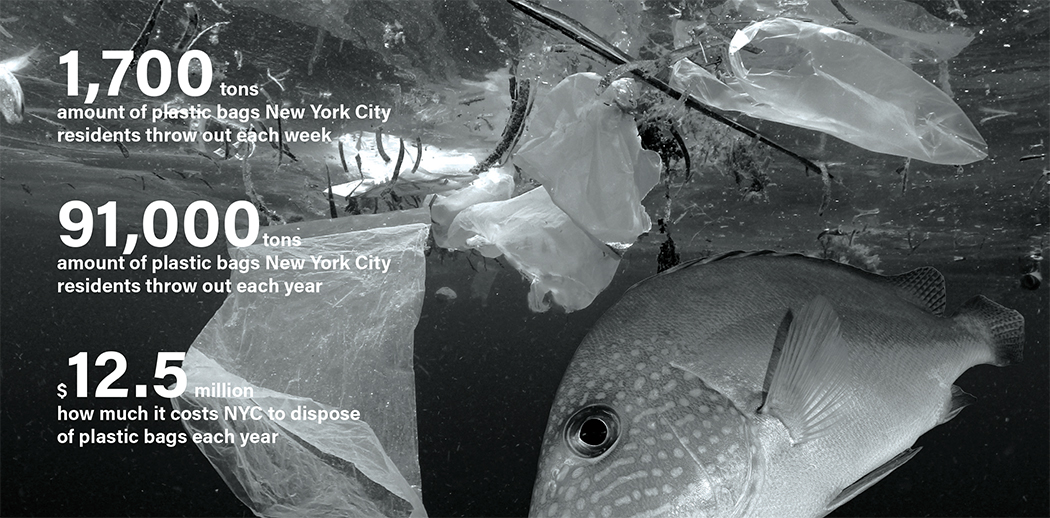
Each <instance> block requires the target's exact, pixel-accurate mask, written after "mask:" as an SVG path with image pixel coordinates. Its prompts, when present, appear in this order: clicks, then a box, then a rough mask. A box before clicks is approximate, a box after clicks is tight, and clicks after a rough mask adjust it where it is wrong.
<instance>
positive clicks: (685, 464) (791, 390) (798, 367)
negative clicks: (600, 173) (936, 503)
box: [529, 251, 1024, 518]
mask: <svg viewBox="0 0 1050 518" xmlns="http://www.w3.org/2000/svg"><path fill="white" fill-rule="evenodd" d="M945 301H946V297H945V283H944V277H943V276H941V274H940V273H939V272H938V271H937V270H936V269H935V268H932V267H923V268H919V269H916V270H912V271H910V272H908V273H904V274H901V275H896V276H882V275H876V274H873V273H869V272H866V271H863V270H860V269H857V268H854V267H851V266H848V265H844V264H840V263H836V262H832V261H826V260H821V259H815V258H811V257H806V256H802V255H797V254H783V253H777V252H770V251H760V252H730V253H726V254H722V255H719V256H715V257H712V258H709V259H705V260H699V261H691V262H688V263H683V264H681V265H679V266H676V267H674V268H671V269H669V270H667V271H665V272H663V273H661V274H658V275H656V276H654V277H651V278H649V279H647V280H645V281H642V282H641V283H639V284H637V285H635V286H634V287H632V288H631V289H629V290H628V291H627V292H626V293H625V294H624V296H623V297H622V298H621V299H620V300H619V301H618V302H617V303H616V304H614V305H613V306H612V307H611V308H610V309H609V310H608V311H607V312H606V313H605V314H604V315H603V316H602V317H601V318H600V319H599V320H598V321H597V322H596V324H595V325H594V327H593V328H592V329H591V331H590V332H589V333H588V334H587V335H586V337H585V338H584V340H583V342H582V343H581V344H580V346H579V348H578V349H577V350H576V353H575V355H574V356H573V359H572V361H571V362H570V364H569V366H568V368H567V370H566V372H565V374H564V377H563V378H562V381H561V385H560V386H559V388H558V391H557V394H556V396H555V401H554V403H553V405H552V407H551V411H550V416H549V419H548V425H547V428H546V431H545V434H544V438H543V445H542V449H541V454H540V461H539V466H538V471H537V476H536V482H535V485H534V487H533V495H532V502H531V508H530V513H529V514H530V516H544V517H552V516H601V517H607V516H616V517H626V516H672V517H675V516H689V517H743V516H747V517H778V518H787V517H813V516H824V515H826V514H828V513H830V512H831V511H833V510H834V509H835V508H837V507H839V506H841V505H842V504H844V503H846V502H848V501H849V500H850V499H851V498H853V497H855V496H856V495H858V494H860V493H861V492H863V491H864V490H865V489H867V488H868V487H871V486H872V485H874V484H875V483H877V482H878V481H879V480H881V479H883V478H884V477H885V476H887V475H888V474H889V473H890V472H892V471H893V470H894V469H896V468H898V467H900V466H901V465H903V464H904V463H905V462H907V461H908V459H910V458H912V457H913V456H914V455H916V454H917V453H918V448H915V447H914V444H915V441H916V439H918V437H919V436H920V435H922V434H923V433H925V432H926V431H928V430H930V429H931V428H933V427H935V426H937V425H939V424H941V423H944V422H946V421H948V420H950V419H952V418H954V417H955V416H956V415H957V414H958V413H959V411H960V410H961V409H962V408H963V407H965V406H966V405H968V404H970V403H971V402H973V401H974V398H973V396H970V395H969V394H966V393H965V392H964V391H963V390H962V389H960V388H959V387H957V386H955V385H953V383H954V381H955V380H956V378H958V377H959V375H960V374H962V373H963V372H964V371H966V370H967V369H969V368H970V367H972V366H974V365H978V364H992V365H998V366H1004V365H1010V364H1014V363H1017V362H1020V361H1021V359H1022V355H1023V346H1024V318H1023V317H1022V316H1021V315H1020V313H1018V312H1016V311H1014V310H1011V309H1007V308H1005V307H1003V306H1001V305H999V304H997V303H995V302H993V301H991V300H989V299H987V298H985V297H983V296H980V295H978V296H976V297H974V298H973V299H971V300H969V301H968V302H966V303H964V304H963V305H962V306H961V307H960V308H959V309H958V311H957V312H956V313H955V314H954V315H952V316H950V317H949V316H945V314H944V310H945ZM960 496H961V495H960Z"/></svg>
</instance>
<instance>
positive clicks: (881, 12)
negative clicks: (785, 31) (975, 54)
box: [734, 0, 974, 63]
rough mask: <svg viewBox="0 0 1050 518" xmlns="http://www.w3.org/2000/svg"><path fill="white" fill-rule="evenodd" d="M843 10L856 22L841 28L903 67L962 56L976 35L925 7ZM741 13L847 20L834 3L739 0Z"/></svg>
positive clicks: (869, 5)
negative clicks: (931, 12)
mask: <svg viewBox="0 0 1050 518" xmlns="http://www.w3.org/2000/svg"><path fill="white" fill-rule="evenodd" d="M839 3H840V4H841V5H842V7H843V9H845V10H846V12H848V13H849V14H850V16H852V17H853V19H855V20H856V21H857V23H856V24H853V25H841V28H842V29H843V30H845V31H847V32H850V33H853V34H856V35H857V36H860V37H861V38H863V39H864V40H866V41H867V42H868V43H871V44H872V45H874V46H875V47H876V48H878V49H879V50H881V51H883V52H885V53H886V54H889V55H890V56H893V58H895V59H897V60H898V61H901V62H903V63H915V62H919V61H922V60H929V61H932V62H934V63H939V62H944V61H947V60H949V59H951V58H953V57H955V56H957V55H958V54H959V53H960V52H962V50H963V49H964V48H966V46H967V45H969V44H970V42H971V41H973V38H974V35H973V31H971V30H970V29H967V28H965V27H958V26H955V25H953V24H951V23H948V22H946V21H944V20H941V19H940V18H937V17H935V16H933V15H931V14H930V13H929V12H927V11H926V9H923V8H922V7H921V6H918V5H916V4H913V3H911V2H906V1H905V0H839ZM734 4H735V7H736V9H737V10H739V11H742V12H744V13H747V14H749V15H751V16H766V17H773V16H787V17H791V18H800V19H805V20H806V21H809V22H813V23H818V24H821V25H832V24H837V23H841V22H842V21H844V20H845V19H846V18H845V17H844V16H843V14H842V12H840V11H839V10H838V9H837V8H836V7H835V5H834V4H832V3H831V0H809V1H808V2H805V1H803V2H792V3H791V5H790V6H785V5H783V4H782V3H781V2H778V1H777V0H734Z"/></svg>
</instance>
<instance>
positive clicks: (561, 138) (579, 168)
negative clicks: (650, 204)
mask: <svg viewBox="0 0 1050 518" xmlns="http://www.w3.org/2000/svg"><path fill="white" fill-rule="evenodd" d="M600 82H601V77H600V76H598V75H597V74H593V73H582V74H574V75H571V76H569V77H567V78H565V79H564V80H563V81H562V82H560V83H558V85H557V86H555V87H554V88H553V89H552V90H551V91H550V92H549V93H548V94H547V95H546V96H545V97H544V98H543V100H542V101H537V106H536V108H535V110H534V111H533V116H532V119H531V120H530V121H529V125H528V128H527V131H526V134H525V136H524V137H523V139H522V142H523V143H522V145H521V148H520V149H519V150H518V152H517V155H516V156H515V158H514V163H515V164H516V165H518V166H519V167H521V169H522V171H523V172H524V174H526V175H528V176H529V177H531V178H533V179H535V180H536V181H538V182H540V183H541V184H543V187H544V188H545V189H547V192H548V193H549V194H550V197H551V199H552V200H554V203H555V204H556V205H557V206H558V207H560V208H561V209H562V210H563V211H564V212H565V213H566V214H568V215H569V217H570V218H572V220H573V221H574V222H576V224H577V225H579V226H580V228H582V229H584V230H586V231H587V232H588V233H590V234H591V235H592V236H594V237H595V238H596V239H598V240H599V241H602V242H604V243H627V244H631V243H634V241H635V239H637V238H638V236H639V235H640V234H642V233H643V232H648V231H649V228H650V227H651V225H652V222H651V221H650V219H649V215H648V214H647V213H646V212H645V207H643V206H642V199H643V198H644V197H645V195H646V194H647V193H648V192H649V190H651V189H652V188H653V186H655V185H656V183H657V182H658V181H659V180H660V168H661V162H660V155H659V154H657V153H656V152H654V151H649V150H643V149H642V145H641V138H640V137H639V136H638V129H637V127H636V126H635V122H634V117H632V116H631V115H629V114H627V113H625V112H624V110H623V109H622V108H621V107H620V103H618V102H617V101H618V100H621V102H629V101H623V99H624V98H627V97H630V95H631V91H630V90H631V88H632V86H631V84H632V82H631V81H630V80H626V79H625V80H620V81H616V82H615V83H613V85H612V86H610V87H609V88H608V89H607V90H606V91H605V92H604V93H603V94H602V95H601V96H599V95H596V94H595V90H596V89H597V87H598V84H599V83H600Z"/></svg>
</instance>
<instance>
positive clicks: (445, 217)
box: [430, 168, 514, 249]
mask: <svg viewBox="0 0 1050 518" xmlns="http://www.w3.org/2000/svg"><path fill="white" fill-rule="evenodd" d="M512 194H514V176H513V174H512V173H511V172H510V171H508V170H506V169H503V168H500V169H490V170H488V171H485V172H483V173H481V174H480V175H478V178H477V179H476V180H474V181H473V182H472V183H471V184H470V185H468V186H466V187H463V188H462V189H459V190H456V191H454V192H451V193H448V194H439V195H437V196H436V197H435V199H434V202H433V203H432V204H431V205H430V217H431V219H432V220H433V222H434V224H433V226H432V227H431V230H432V231H433V232H434V243H436V244H437V245H438V246H440V247H441V248H452V249H462V248H466V247H467V246H466V243H464V242H453V241H450V240H449V239H448V229H449V226H450V225H452V221H453V220H454V219H455V218H456V215H458V214H459V213H460V212H462V211H463V210H464V209H466V208H467V207H471V206H473V205H476V204H478V203H487V202H491V201H502V200H507V199H510V197H511V195H512Z"/></svg>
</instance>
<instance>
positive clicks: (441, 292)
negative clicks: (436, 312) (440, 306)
mask: <svg viewBox="0 0 1050 518" xmlns="http://www.w3.org/2000/svg"><path fill="white" fill-rule="evenodd" d="M434 294H435V295H437V297H438V298H439V299H442V300H446V301H449V302H451V301H453V300H456V297H458V295H456V291H455V290H453V289H452V288H449V287H448V286H442V287H440V288H438V289H437V291H436V292H434Z"/></svg>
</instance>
